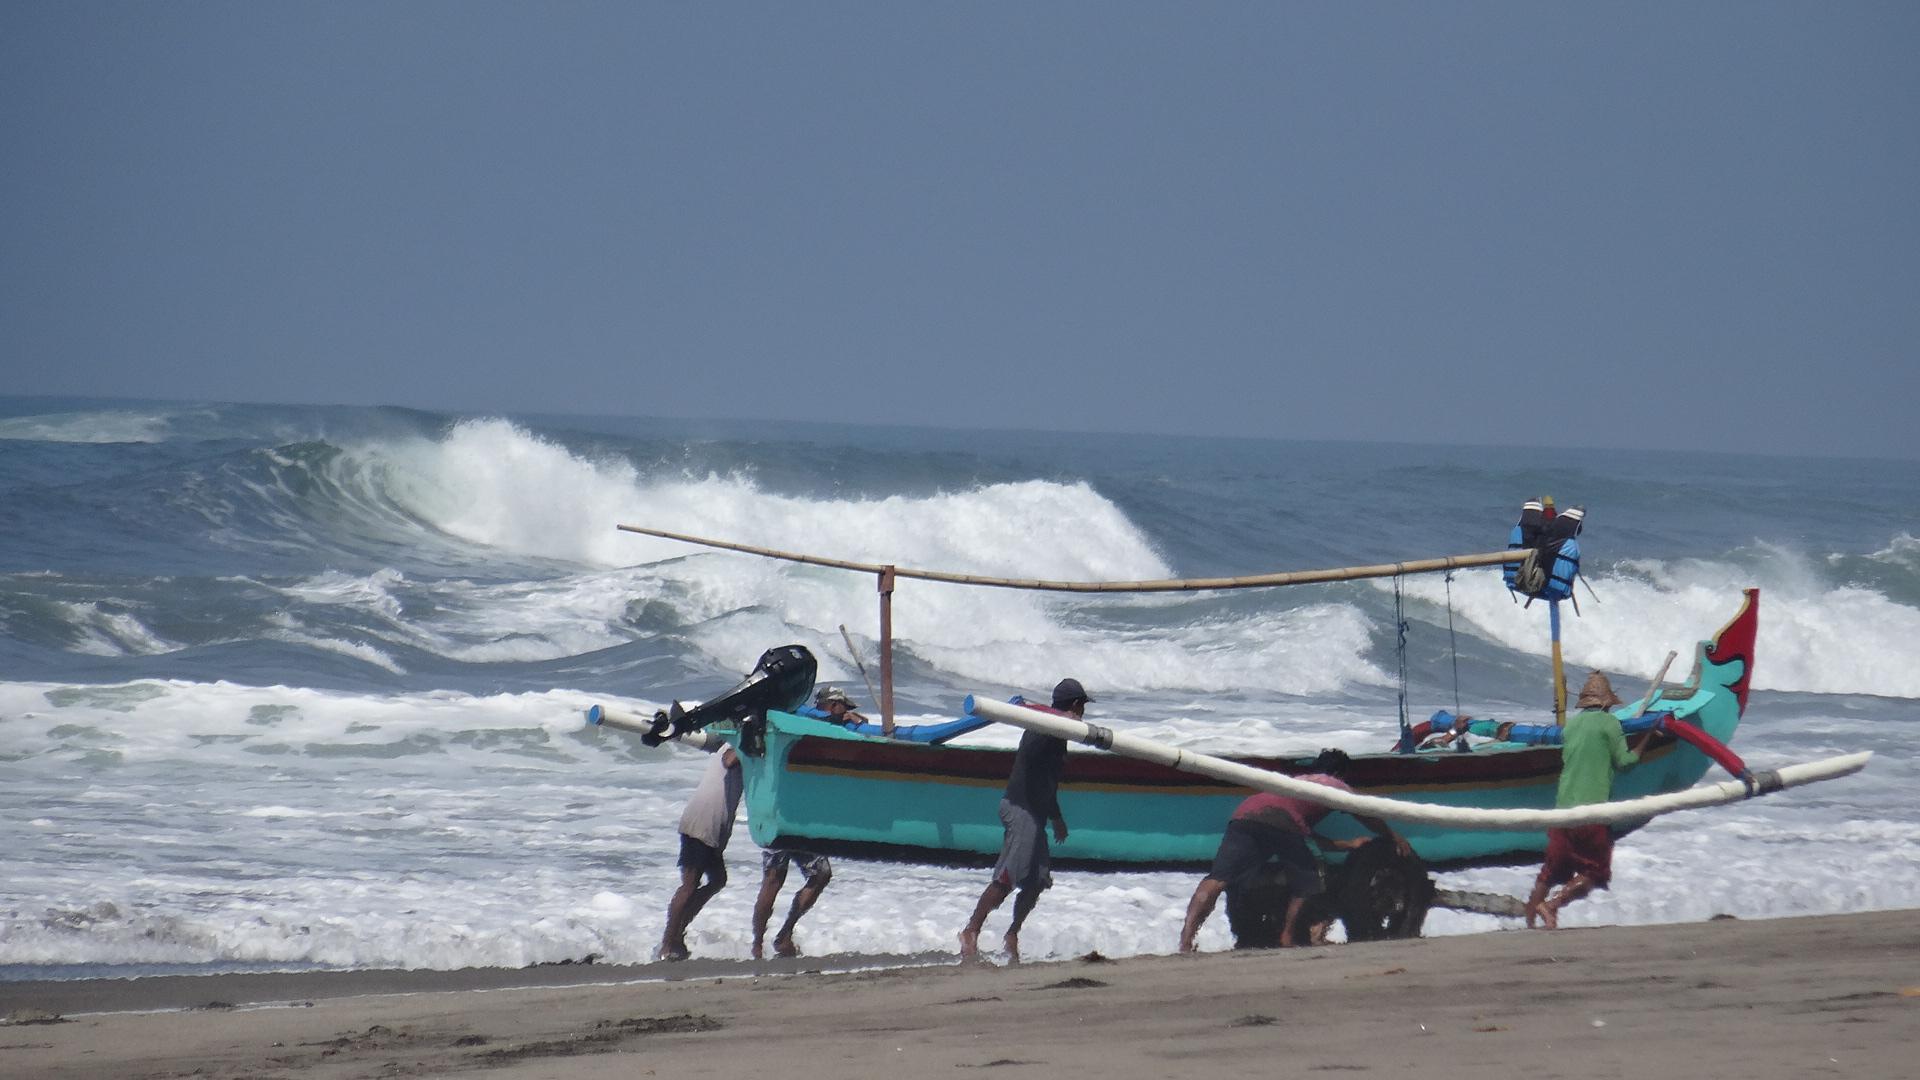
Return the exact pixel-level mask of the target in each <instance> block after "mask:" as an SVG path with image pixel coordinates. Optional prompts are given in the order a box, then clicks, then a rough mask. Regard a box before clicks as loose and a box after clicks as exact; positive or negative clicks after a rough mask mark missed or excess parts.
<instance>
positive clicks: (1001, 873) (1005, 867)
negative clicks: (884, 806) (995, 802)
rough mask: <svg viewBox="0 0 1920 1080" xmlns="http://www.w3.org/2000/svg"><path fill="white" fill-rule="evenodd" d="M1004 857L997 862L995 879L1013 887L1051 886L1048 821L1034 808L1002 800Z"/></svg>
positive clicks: (1001, 819) (1002, 848)
mask: <svg viewBox="0 0 1920 1080" xmlns="http://www.w3.org/2000/svg"><path fill="white" fill-rule="evenodd" d="M1000 824H1001V826H1002V827H1003V828H1005V829H1006V831H1007V833H1006V836H1005V838H1004V839H1002V840H1001V841H1000V859H999V861H998V862H996V863H994V864H993V880H995V881H997V882H999V883H1000V884H1002V885H1005V886H1006V887H1008V888H1010V889H1020V890H1022V891H1025V890H1028V889H1051V888H1052V887H1053V870H1052V853H1051V852H1050V851H1049V850H1048V849H1047V823H1046V822H1044V821H1041V820H1040V819H1039V818H1038V817H1036V816H1035V815H1034V813H1033V811H1031V810H1028V809H1027V808H1026V807H1023V806H1015V805H1013V804H1012V803H1010V802H1008V801H1007V800H1005V799H1001V800H1000Z"/></svg>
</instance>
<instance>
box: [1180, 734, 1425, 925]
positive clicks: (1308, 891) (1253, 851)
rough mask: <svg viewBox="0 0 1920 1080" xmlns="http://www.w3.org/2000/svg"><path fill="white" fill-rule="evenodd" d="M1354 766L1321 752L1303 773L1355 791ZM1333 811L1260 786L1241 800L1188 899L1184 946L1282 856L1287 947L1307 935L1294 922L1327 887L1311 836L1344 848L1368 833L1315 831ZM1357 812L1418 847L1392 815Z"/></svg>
mask: <svg viewBox="0 0 1920 1080" xmlns="http://www.w3.org/2000/svg"><path fill="white" fill-rule="evenodd" d="M1351 765H1352V759H1350V758H1348V757H1347V755H1346V752H1345V751H1343V750H1331V749H1329V750H1322V751H1320V755H1319V756H1318V757H1316V758H1314V759H1313V764H1312V765H1310V766H1308V769H1309V770H1310V771H1308V772H1307V773H1305V774H1303V775H1301V776H1300V777H1298V779H1301V780H1305V781H1307V782H1309V783H1314V784H1320V785H1322V786H1324V787H1330V788H1333V789H1334V790H1336V791H1352V790H1353V789H1352V788H1350V787H1348V786H1347V782H1346V780H1345V779H1344V777H1345V776H1346V774H1347V771H1348V769H1349V768H1350V767H1351ZM1330 813H1332V811H1331V810H1330V809H1328V808H1327V807H1326V806H1323V805H1321V804H1320V803H1317V802H1314V801H1312V800H1310V799H1303V798H1300V797H1298V796H1293V795H1280V794H1277V793H1275V792H1270V791H1260V792H1255V793H1254V794H1252V795H1249V796H1248V797H1247V798H1245V799H1243V800H1241V802H1240V805H1239V806H1238V807H1236V808H1235V809H1234V811H1233V816H1232V817H1231V818H1230V819H1228V821H1227V830H1226V834H1225V835H1223V836H1222V837H1221V838H1220V848H1219V850H1218V851H1217V852H1215V854H1214V856H1213V868H1212V869H1210V870H1208V871H1207V876H1206V877H1203V878H1201V879H1200V884H1199V885H1197V886H1195V888H1194V890H1193V897H1192V899H1190V900H1188V901H1187V917H1186V921H1185V922H1184V923H1183V924H1182V925H1181V927H1180V951H1181V952H1183V953H1190V952H1193V951H1194V947H1195V946H1194V939H1195V938H1196V937H1198V936H1199V934H1200V927H1201V925H1202V924H1203V923H1205V922H1206V921H1207V916H1209V915H1211V914H1213V907H1214V904H1215V903H1216V902H1217V901H1218V900H1219V899H1220V894H1221V893H1223V892H1225V891H1226V890H1228V889H1230V888H1238V887H1241V886H1243V885H1247V884H1251V883H1252V882H1253V881H1254V880H1255V879H1256V878H1258V877H1259V875H1260V871H1261V868H1262V867H1264V866H1266V864H1267V863H1268V862H1269V861H1278V863H1279V864H1280V868H1281V870H1282V871H1284V873H1285V874H1286V879H1287V913H1286V916H1285V918H1284V919H1282V921H1281V924H1280V945H1281V947H1282V948H1286V947H1288V946H1291V945H1293V944H1295V943H1296V942H1297V941H1298V940H1299V936H1300V935H1299V931H1300V928H1299V927H1297V926H1296V925H1295V924H1296V923H1297V922H1298V921H1299V919H1300V909H1301V908H1303V907H1305V906H1306V902H1307V901H1308V900H1309V899H1311V898H1312V897H1315V896H1318V895H1320V894H1321V893H1322V892H1325V891H1326V883H1325V882H1324V881H1323V880H1322V879H1321V876H1320V862H1319V860H1318V859H1317V858H1315V856H1314V853H1313V850H1312V849H1311V848H1309V847H1308V846H1307V840H1308V839H1309V838H1311V839H1312V840H1313V841H1314V842H1316V843H1318V844H1319V845H1320V846H1321V847H1328V848H1334V849H1337V850H1342V851H1352V850H1355V849H1357V848H1359V847H1361V846H1363V845H1365V844H1366V843H1367V840H1366V839H1365V838H1364V837H1353V838H1351V839H1346V840H1334V839H1330V838H1327V837H1324V836H1321V835H1319V834H1318V833H1316V832H1314V827H1315V826H1316V825H1318V824H1320V822H1321V821H1322V820H1324V819H1325V818H1326V817H1327V815H1328V814H1330ZM1355 817H1356V818H1357V819H1358V820H1359V822H1360V824H1362V825H1364V826H1366V827H1367V829H1368V830H1369V831H1371V832H1372V833H1373V834H1374V835H1376V836H1380V837H1383V838H1385V839H1387V840H1390V841H1392V842H1393V846H1394V848H1395V849H1396V850H1397V851H1399V852H1400V854H1401V855H1408V854H1411V853H1412V851H1413V849H1412V848H1411V847H1409V846H1408V844H1407V841H1406V840H1405V838H1403V837H1401V836H1400V835H1399V834H1398V833H1396V832H1394V831H1393V828H1392V826H1390V825H1388V824H1387V823H1386V822H1385V821H1382V820H1380V819H1379V818H1372V817H1361V816H1359V815H1355ZM1313 943H1314V944H1319V943H1320V938H1319V935H1317V934H1316V935H1314V936H1313Z"/></svg>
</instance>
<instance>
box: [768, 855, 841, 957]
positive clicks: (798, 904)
mask: <svg viewBox="0 0 1920 1080" xmlns="http://www.w3.org/2000/svg"><path fill="white" fill-rule="evenodd" d="M789 866H798V867H799V868H800V873H801V875H802V876H803V877H805V878H806V884H804V885H801V886H800V891H799V892H796V893H794V894H793V906H792V907H790V908H788V909H787V918H786V921H784V922H782V923H781V924H780V932H779V933H777V934H775V935H774V936H773V954H774V955H775V956H799V955H800V947H799V946H798V945H795V944H794V943H793V928H794V925H795V924H796V923H798V922H799V921H800V916H802V915H805V914H806V913H807V912H808V911H810V910H812V909H813V905H814V902H815V901H817V900H819V899H820V894H821V893H823V892H825V891H826V889H827V884H828V883H829V882H831V881H832V880H833V863H832V861H830V860H829V859H828V858H827V857H826V856H825V855H820V854H817V853H815V852H811V851H775V850H774V849H772V848H763V849H762V850H761V852H760V895H759V896H758V897H756V898H755V899H754V902H753V958H754V959H755V960H759V959H762V958H764V956H765V955H766V945H765V941H766V937H767V920H769V919H771V918H772V917H773V903H774V901H775V900H777V899H779V897H780V889H781V888H782V887H783V886H785V885H786V883H787V868H788V867H789Z"/></svg>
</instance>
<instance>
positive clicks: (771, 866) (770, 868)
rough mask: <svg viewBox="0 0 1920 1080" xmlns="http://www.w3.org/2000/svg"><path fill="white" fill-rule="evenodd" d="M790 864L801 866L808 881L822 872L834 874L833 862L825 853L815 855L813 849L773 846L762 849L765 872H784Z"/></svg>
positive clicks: (762, 871)
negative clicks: (786, 849) (789, 849)
mask: <svg viewBox="0 0 1920 1080" xmlns="http://www.w3.org/2000/svg"><path fill="white" fill-rule="evenodd" d="M789 864H791V865H793V866H797V867H799V868H800V872H801V873H802V874H805V875H806V877H807V880H808V881H812V880H813V879H814V878H817V877H819V876H820V875H822V874H825V875H826V876H828V877H832V876H833V863H831V862H829V861H828V860H827V857H826V856H825V855H815V854H814V853H813V852H811V851H775V850H774V849H772V848H762V849H761V850H760V872H761V873H763V874H772V873H781V874H784V873H786V872H787V866H788V865H789Z"/></svg>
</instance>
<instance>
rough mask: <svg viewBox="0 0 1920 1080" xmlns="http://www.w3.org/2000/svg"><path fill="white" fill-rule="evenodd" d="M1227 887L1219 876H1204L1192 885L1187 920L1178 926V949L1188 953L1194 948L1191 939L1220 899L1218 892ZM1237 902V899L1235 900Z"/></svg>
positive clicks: (1198, 931)
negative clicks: (1198, 882) (1196, 883)
mask: <svg viewBox="0 0 1920 1080" xmlns="http://www.w3.org/2000/svg"><path fill="white" fill-rule="evenodd" d="M1226 889H1227V883H1226V882H1224V881H1221V880H1220V879H1219V878H1212V877H1204V878H1201V879H1200V884H1198V885H1196V886H1194V889H1193V899H1191V900H1189V901H1187V921H1186V923H1185V924H1183V925H1182V926H1181V927H1180V951H1181V952H1183V953H1190V952H1192V951H1193V950H1194V944H1193V939H1194V938H1195V937H1198V936H1199V934H1200V927H1201V925H1202V924H1204V923H1205V922H1206V921H1207V916H1209V915H1211V914H1213V905H1214V904H1216V903H1218V902H1219V900H1220V894H1221V893H1223V892H1225V891H1226ZM1236 902H1237V901H1236Z"/></svg>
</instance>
